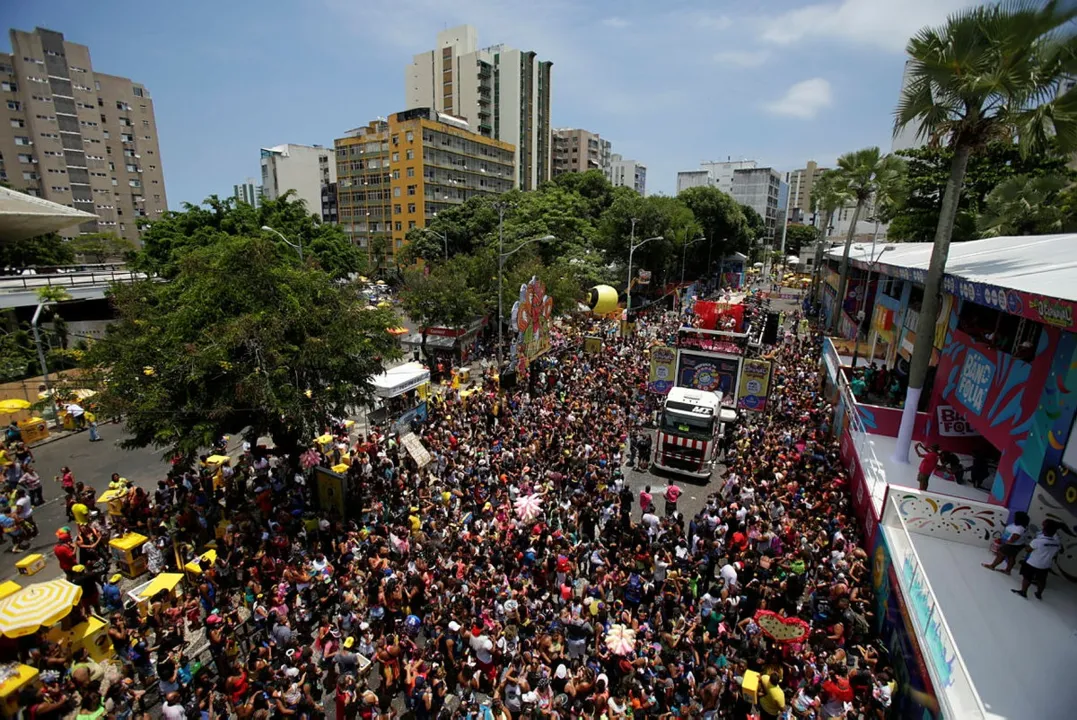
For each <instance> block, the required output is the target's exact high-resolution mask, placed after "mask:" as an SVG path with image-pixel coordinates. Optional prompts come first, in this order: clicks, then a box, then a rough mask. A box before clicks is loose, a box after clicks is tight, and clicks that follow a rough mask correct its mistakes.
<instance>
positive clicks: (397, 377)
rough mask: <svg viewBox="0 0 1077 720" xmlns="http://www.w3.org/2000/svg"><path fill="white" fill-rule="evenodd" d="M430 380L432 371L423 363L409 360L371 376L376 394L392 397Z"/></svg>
mask: <svg viewBox="0 0 1077 720" xmlns="http://www.w3.org/2000/svg"><path fill="white" fill-rule="evenodd" d="M426 382H430V371H429V370H427V369H426V367H424V366H423V364H422V363H417V362H409V363H404V364H403V365H398V366H396V367H395V368H390V369H388V370H386V371H385V372H383V373H382V374H381V375H377V376H375V377H374V378H371V380H370V384H371V385H372V386H373V388H374V394H375V395H377V396H378V397H380V398H392V397H396V396H398V395H403V394H404V393H406V392H407V391H409V390H414V389H415V388H417V387H419V386H420V385H422V384H423V383H426Z"/></svg>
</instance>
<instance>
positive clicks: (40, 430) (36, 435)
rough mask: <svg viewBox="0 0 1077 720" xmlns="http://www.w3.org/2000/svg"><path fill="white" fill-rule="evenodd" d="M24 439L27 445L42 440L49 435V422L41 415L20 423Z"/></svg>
mask: <svg viewBox="0 0 1077 720" xmlns="http://www.w3.org/2000/svg"><path fill="white" fill-rule="evenodd" d="M19 430H20V431H21V432H22V441H23V442H24V443H26V444H27V445H32V444H33V443H36V442H40V441H42V440H44V439H45V438H47V437H48V436H49V424H48V423H47V422H45V421H44V420H43V419H41V418H39V417H32V418H30V419H29V420H23V421H22V422H20V423H19Z"/></svg>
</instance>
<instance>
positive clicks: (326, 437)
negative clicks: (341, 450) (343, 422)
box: [314, 433, 333, 445]
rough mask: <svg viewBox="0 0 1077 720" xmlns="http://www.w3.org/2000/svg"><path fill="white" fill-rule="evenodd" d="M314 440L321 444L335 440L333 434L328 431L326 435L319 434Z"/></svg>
mask: <svg viewBox="0 0 1077 720" xmlns="http://www.w3.org/2000/svg"><path fill="white" fill-rule="evenodd" d="M314 442H316V443H318V444H319V445H326V444H328V443H331V442H333V436H332V435H330V434H328V433H326V434H325V435H319V436H318V437H316V438H314Z"/></svg>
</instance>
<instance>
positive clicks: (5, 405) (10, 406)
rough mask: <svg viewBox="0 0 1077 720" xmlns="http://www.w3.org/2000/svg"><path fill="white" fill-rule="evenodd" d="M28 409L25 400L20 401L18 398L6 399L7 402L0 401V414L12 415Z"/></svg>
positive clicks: (28, 404)
mask: <svg viewBox="0 0 1077 720" xmlns="http://www.w3.org/2000/svg"><path fill="white" fill-rule="evenodd" d="M29 407H30V403H29V402H27V401H26V400H20V399H19V398H8V399H7V400H0V412H3V413H13V412H18V411H19V410H26V409H27V408H29Z"/></svg>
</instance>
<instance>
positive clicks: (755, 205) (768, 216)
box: [729, 163, 789, 238]
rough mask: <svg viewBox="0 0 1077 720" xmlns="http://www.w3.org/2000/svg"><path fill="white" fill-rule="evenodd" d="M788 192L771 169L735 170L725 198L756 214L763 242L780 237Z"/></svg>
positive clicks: (778, 174) (783, 182)
mask: <svg viewBox="0 0 1077 720" xmlns="http://www.w3.org/2000/svg"><path fill="white" fill-rule="evenodd" d="M752 164H753V165H754V164H755V163H752ZM788 188H789V186H788V185H786V183H785V181H783V180H782V175H781V173H779V172H778V171H777V170H775V169H774V168H769V167H764V168H757V167H750V168H739V169H737V170H734V171H733V180H732V191H731V192H730V193H729V194H730V195H732V196H733V199H734V200H736V201H737V202H739V203H740V204H741V205H747V206H749V207H751V208H752V209H753V210H755V211H756V212H757V213H759V216H760V217H761V218H763V223H764V224H765V225H766V236H767V238H776V237H780V236H781V227H782V225H781V224H782V223H783V222H785V204H786V202H788V193H789V190H788Z"/></svg>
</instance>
